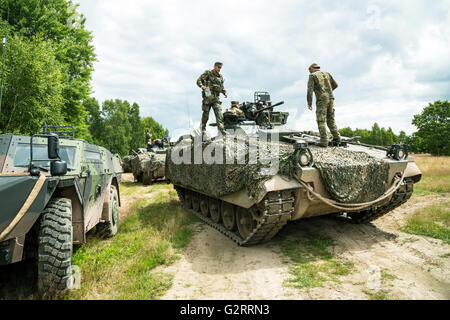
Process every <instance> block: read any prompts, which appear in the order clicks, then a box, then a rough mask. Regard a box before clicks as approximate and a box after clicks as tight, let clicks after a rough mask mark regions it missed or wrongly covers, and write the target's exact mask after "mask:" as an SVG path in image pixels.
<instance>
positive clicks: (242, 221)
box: [236, 207, 256, 239]
mask: <svg viewBox="0 0 450 320" xmlns="http://www.w3.org/2000/svg"><path fill="white" fill-rule="evenodd" d="M236 224H237V227H238V230H239V234H240V235H241V237H242V238H244V239H246V238H247V237H248V236H249V235H250V234H251V233H252V231H253V229H254V228H255V227H256V221H255V220H254V219H253V217H252V214H251V213H250V211H249V210H247V209H245V208H241V207H239V208H238V210H237V213H236Z"/></svg>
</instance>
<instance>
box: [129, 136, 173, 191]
mask: <svg viewBox="0 0 450 320" xmlns="http://www.w3.org/2000/svg"><path fill="white" fill-rule="evenodd" d="M168 146H169V143H168V139H167V137H166V136H164V137H163V139H157V140H155V141H154V142H153V143H152V144H149V145H148V147H147V149H144V148H139V149H138V151H137V152H134V154H133V155H132V156H131V159H130V164H131V172H133V176H134V179H135V180H136V181H137V182H140V183H142V184H144V185H149V184H152V183H153V182H154V181H156V180H158V179H162V178H164V175H165V172H164V168H165V161H166V151H167V147H168Z"/></svg>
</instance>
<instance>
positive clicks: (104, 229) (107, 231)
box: [96, 185, 119, 238]
mask: <svg viewBox="0 0 450 320" xmlns="http://www.w3.org/2000/svg"><path fill="white" fill-rule="evenodd" d="M109 203H110V206H109V210H110V212H109V216H110V221H107V222H100V223H98V224H97V228H96V229H97V234H98V235H99V236H100V237H102V238H111V237H113V236H115V234H116V233H117V230H118V226H119V195H118V193H117V189H116V186H114V185H111V188H110V191H109Z"/></svg>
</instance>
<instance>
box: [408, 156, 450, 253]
mask: <svg viewBox="0 0 450 320" xmlns="http://www.w3.org/2000/svg"><path fill="white" fill-rule="evenodd" d="M413 157H414V160H415V162H416V164H417V165H418V166H419V168H420V170H421V171H422V179H421V181H420V182H419V183H417V184H415V185H414V189H415V190H414V197H415V198H416V199H418V200H420V199H421V198H420V197H422V196H427V195H444V196H447V197H448V201H445V202H443V203H438V204H433V205H430V206H427V207H425V208H422V209H419V210H417V211H415V212H414V214H413V215H412V216H411V217H409V218H408V219H407V221H406V225H405V226H403V227H402V228H401V229H400V230H401V231H403V232H406V233H410V234H417V235H423V236H428V237H432V238H435V239H440V240H442V241H444V242H446V243H449V244H450V240H449V237H450V157H433V156H430V155H414V156H413Z"/></svg>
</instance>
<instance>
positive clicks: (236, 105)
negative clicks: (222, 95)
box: [230, 101, 245, 117]
mask: <svg viewBox="0 0 450 320" xmlns="http://www.w3.org/2000/svg"><path fill="white" fill-rule="evenodd" d="M230 111H231V112H233V113H234V114H236V115H237V116H239V117H244V116H245V115H244V111H242V110H241V106H240V105H239V101H231V108H230Z"/></svg>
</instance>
